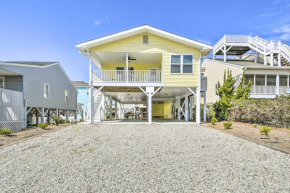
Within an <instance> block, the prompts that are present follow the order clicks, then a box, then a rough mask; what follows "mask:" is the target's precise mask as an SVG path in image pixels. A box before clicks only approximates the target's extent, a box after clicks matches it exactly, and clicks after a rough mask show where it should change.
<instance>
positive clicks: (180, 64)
mask: <svg viewBox="0 0 290 193" xmlns="http://www.w3.org/2000/svg"><path fill="white" fill-rule="evenodd" d="M171 73H172V74H175V73H176V74H178V73H183V74H191V73H193V55H171Z"/></svg>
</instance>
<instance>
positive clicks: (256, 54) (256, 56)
mask: <svg viewBox="0 0 290 193" xmlns="http://www.w3.org/2000/svg"><path fill="white" fill-rule="evenodd" d="M257 59H258V53H257V51H255V63H257Z"/></svg>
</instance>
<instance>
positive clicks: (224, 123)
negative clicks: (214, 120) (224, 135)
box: [223, 121, 233, 129]
mask: <svg viewBox="0 0 290 193" xmlns="http://www.w3.org/2000/svg"><path fill="white" fill-rule="evenodd" d="M223 125H224V128H225V129H230V128H231V127H232V125H233V122H230V121H224V122H223Z"/></svg>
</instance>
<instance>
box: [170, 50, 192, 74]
mask: <svg viewBox="0 0 290 193" xmlns="http://www.w3.org/2000/svg"><path fill="white" fill-rule="evenodd" d="M172 56H180V73H173V72H172V71H171V65H172V64H173V65H179V64H177V63H172ZM184 56H192V64H191V65H192V72H189V73H185V72H183V65H187V66H189V65H190V64H184V63H183V57H184ZM170 74H194V54H171V55H170Z"/></svg>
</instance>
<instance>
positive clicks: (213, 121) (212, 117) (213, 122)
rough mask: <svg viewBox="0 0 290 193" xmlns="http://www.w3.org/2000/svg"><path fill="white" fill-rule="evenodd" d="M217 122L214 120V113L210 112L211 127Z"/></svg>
mask: <svg viewBox="0 0 290 193" xmlns="http://www.w3.org/2000/svg"><path fill="white" fill-rule="evenodd" d="M217 121H218V120H217V119H216V118H215V112H214V111H212V116H211V124H212V125H215V124H216V122H217Z"/></svg>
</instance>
